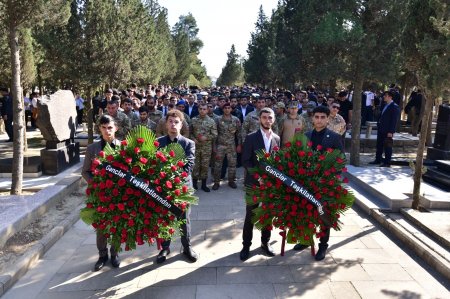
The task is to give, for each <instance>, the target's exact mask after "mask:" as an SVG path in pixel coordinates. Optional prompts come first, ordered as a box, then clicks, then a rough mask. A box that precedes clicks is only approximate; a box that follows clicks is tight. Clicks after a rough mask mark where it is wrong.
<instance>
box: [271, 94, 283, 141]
mask: <svg viewBox="0 0 450 299" xmlns="http://www.w3.org/2000/svg"><path fill="white" fill-rule="evenodd" d="M285 107H286V106H285V105H284V103H283V102H278V103H276V104H275V123H274V124H273V126H272V130H273V131H274V132H275V134H277V135H278V136H281V131H282V130H283V122H284V120H285V119H286V114H285V113H284V109H285Z"/></svg>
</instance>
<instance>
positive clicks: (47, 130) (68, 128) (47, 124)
mask: <svg viewBox="0 0 450 299" xmlns="http://www.w3.org/2000/svg"><path fill="white" fill-rule="evenodd" d="M38 111H39V114H38V118H37V120H36V123H37V125H38V127H39V130H40V131H41V134H42V136H43V137H44V139H45V141H46V144H45V149H43V150H41V159H42V170H43V172H44V173H45V174H57V173H60V172H61V171H63V170H64V169H66V168H68V167H70V166H72V165H74V164H76V163H78V162H80V144H79V143H78V142H74V137H75V131H76V123H75V121H76V117H77V110H76V107H75V98H74V96H73V93H72V92H71V91H70V90H58V91H57V92H56V93H54V94H52V95H50V96H46V97H42V98H41V99H40V100H39V101H38Z"/></svg>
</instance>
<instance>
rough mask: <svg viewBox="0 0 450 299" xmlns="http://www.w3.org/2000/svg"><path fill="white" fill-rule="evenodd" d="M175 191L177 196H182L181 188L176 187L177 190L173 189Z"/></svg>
mask: <svg viewBox="0 0 450 299" xmlns="http://www.w3.org/2000/svg"><path fill="white" fill-rule="evenodd" d="M173 193H174V194H175V195H176V196H180V194H181V191H180V189H175V191H173Z"/></svg>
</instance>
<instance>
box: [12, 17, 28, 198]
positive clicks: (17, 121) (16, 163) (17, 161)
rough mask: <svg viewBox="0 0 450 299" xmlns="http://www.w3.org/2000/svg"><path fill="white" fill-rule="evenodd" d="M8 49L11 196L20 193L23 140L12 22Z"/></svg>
mask: <svg viewBox="0 0 450 299" xmlns="http://www.w3.org/2000/svg"><path fill="white" fill-rule="evenodd" d="M9 47H10V51H11V70H12V86H11V87H12V88H11V89H12V98H13V122H14V127H13V132H14V134H13V135H14V136H13V140H14V144H13V161H12V183H11V194H13V195H16V194H21V193H22V181H23V145H24V142H23V138H24V131H25V126H24V105H23V98H22V87H21V85H20V52H19V37H18V35H17V25H16V24H15V21H14V20H11V22H10V24H9Z"/></svg>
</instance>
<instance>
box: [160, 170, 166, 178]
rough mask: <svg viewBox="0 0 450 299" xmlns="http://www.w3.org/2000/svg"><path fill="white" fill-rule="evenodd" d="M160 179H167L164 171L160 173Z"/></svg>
mask: <svg viewBox="0 0 450 299" xmlns="http://www.w3.org/2000/svg"><path fill="white" fill-rule="evenodd" d="M159 177H160V178H162V179H163V178H165V177H166V173H165V172H164V171H161V172H160V173H159Z"/></svg>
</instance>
